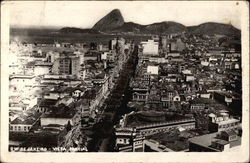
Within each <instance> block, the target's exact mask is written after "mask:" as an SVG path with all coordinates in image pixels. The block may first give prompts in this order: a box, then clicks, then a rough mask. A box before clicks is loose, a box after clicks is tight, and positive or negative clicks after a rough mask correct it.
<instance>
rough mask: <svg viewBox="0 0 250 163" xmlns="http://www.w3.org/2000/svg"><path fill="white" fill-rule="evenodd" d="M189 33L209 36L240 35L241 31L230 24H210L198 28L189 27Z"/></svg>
mask: <svg viewBox="0 0 250 163" xmlns="http://www.w3.org/2000/svg"><path fill="white" fill-rule="evenodd" d="M188 30H189V32H191V33H193V34H207V35H213V34H218V35H235V36H239V35H240V30H239V29H237V28H235V27H234V26H232V25H229V24H222V23H214V22H208V23H203V24H200V25H198V26H191V27H188Z"/></svg>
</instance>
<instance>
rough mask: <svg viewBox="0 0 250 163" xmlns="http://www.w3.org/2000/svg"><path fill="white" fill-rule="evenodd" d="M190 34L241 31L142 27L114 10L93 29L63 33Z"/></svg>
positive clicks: (172, 25) (172, 24)
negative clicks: (184, 32)
mask: <svg viewBox="0 0 250 163" xmlns="http://www.w3.org/2000/svg"><path fill="white" fill-rule="evenodd" d="M183 31H186V32H190V33H193V34H206V35H214V34H219V35H228V36H232V35H235V36H240V34H241V33H240V30H239V29H237V28H235V27H233V26H232V25H229V24H222V23H214V22H209V23H203V24H200V25H198V26H188V27H186V26H184V25H183V24H180V23H177V22H173V21H164V22H159V23H153V24H149V25H140V24H137V23H134V22H124V18H123V16H122V14H121V12H120V10H119V9H114V10H112V11H111V12H110V13H108V14H107V15H106V16H104V17H103V18H102V19H100V20H99V21H98V22H97V23H96V24H95V25H94V26H93V27H92V28H91V29H80V28H69V27H66V28H62V29H61V30H60V32H62V33H90V34H92V33H94V34H97V33H110V34H112V33H118V34H119V33H125V34H126V33H130V34H171V33H178V32H183Z"/></svg>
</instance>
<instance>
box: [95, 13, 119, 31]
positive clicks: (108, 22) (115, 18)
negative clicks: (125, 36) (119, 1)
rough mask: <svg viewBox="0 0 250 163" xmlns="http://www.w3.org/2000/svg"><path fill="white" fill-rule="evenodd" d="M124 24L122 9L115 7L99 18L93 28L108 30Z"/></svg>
mask: <svg viewBox="0 0 250 163" xmlns="http://www.w3.org/2000/svg"><path fill="white" fill-rule="evenodd" d="M123 24H124V19H123V17H122V14H121V12H120V10H118V9H115V10H112V11H111V12H110V13H109V14H107V15H106V16H104V17H103V18H102V19H101V20H99V21H98V22H97V23H96V24H95V25H94V26H93V28H92V29H95V30H98V31H107V30H112V29H115V28H117V27H120V26H122V25H123Z"/></svg>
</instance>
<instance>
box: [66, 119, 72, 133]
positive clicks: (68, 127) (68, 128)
mask: <svg viewBox="0 0 250 163" xmlns="http://www.w3.org/2000/svg"><path fill="white" fill-rule="evenodd" d="M71 127H72V126H71V124H70V121H68V124H67V126H66V130H67V132H68V131H70V130H71Z"/></svg>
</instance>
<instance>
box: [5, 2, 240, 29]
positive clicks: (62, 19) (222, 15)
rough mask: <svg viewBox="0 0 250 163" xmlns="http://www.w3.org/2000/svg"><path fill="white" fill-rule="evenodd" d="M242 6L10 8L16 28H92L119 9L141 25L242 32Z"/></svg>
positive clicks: (17, 5)
mask: <svg viewBox="0 0 250 163" xmlns="http://www.w3.org/2000/svg"><path fill="white" fill-rule="evenodd" d="M237 6H238V7H237ZM240 6H241V2H238V5H236V2H233V1H230V2H227V1H222V2H218V1H217V2H206V1H202V2H200V1H192V2H190V1H189V2H187V1H184V2H183V1H182V2H178V1H175V2H173V1H172V2H171V1H149V2H144V1H120V2H117V1H105V2H104V1H91V2H87V1H82V2H79V1H77V2H76V1H73V2H69V1H67V2H66V1H61V2H58V1H36V2H34V1H23V2H20V1H18V2H12V3H11V5H10V6H9V7H10V26H11V27H12V28H55V29H56V28H62V27H76V28H92V27H93V25H94V24H95V23H96V22H97V21H99V20H100V19H101V18H102V17H104V16H105V15H107V14H108V13H109V12H111V11H112V10H113V9H119V10H120V11H121V14H122V16H123V18H124V21H125V22H134V23H137V24H141V25H148V24H153V23H157V22H163V21H174V22H177V23H181V24H183V25H185V26H196V25H199V24H202V23H207V22H215V23H223V24H231V25H233V26H234V27H236V28H238V29H241V20H240V19H241V14H240V9H241V8H240ZM159 11H160V12H159ZM31 15H32V16H31Z"/></svg>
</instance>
